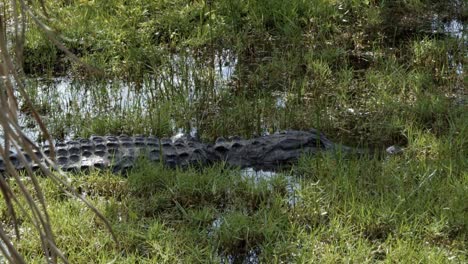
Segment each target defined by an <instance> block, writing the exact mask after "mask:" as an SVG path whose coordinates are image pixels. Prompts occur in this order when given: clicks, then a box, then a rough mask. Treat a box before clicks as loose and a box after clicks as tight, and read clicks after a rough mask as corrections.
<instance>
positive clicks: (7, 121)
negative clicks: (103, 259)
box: [0, 32, 55, 262]
mask: <svg viewBox="0 0 468 264" xmlns="http://www.w3.org/2000/svg"><path fill="white" fill-rule="evenodd" d="M0 34H1V35H0V46H1V50H2V51H5V50H6V45H5V42H4V41H1V40H4V36H3V34H2V33H1V32H0ZM2 55H3V58H4V60H5V61H6V63H7V67H6V68H10V71H11V70H12V68H13V64H12V63H11V60H10V58H9V56H8V54H7V53H6V52H2ZM2 66H3V67H4V65H3V64H2ZM15 77H17V76H16V75H15ZM5 80H6V83H7V85H5V87H10V89H8V90H12V89H11V88H12V86H13V85H12V83H11V81H10V79H9V78H6V79H5ZM7 98H8V99H10V100H7V101H8V102H10V101H11V100H13V101H14V102H16V100H15V97H14V95H13V96H8V97H7ZM28 99H29V98H28ZM3 102H4V103H5V101H3ZM30 103H31V102H30ZM4 105H6V104H4ZM9 105H10V106H11V104H9ZM16 105H17V104H14V106H16ZM31 105H32V104H31ZM8 110H9V111H7V112H6V114H7V115H5V118H2V120H1V121H2V127H3V128H4V131H5V139H6V140H5V142H6V143H8V141H9V140H10V139H11V144H13V145H15V147H16V149H17V150H18V151H19V150H20V147H19V146H18V145H17V142H16V141H17V140H18V139H19V140H21V137H18V135H16V134H15V133H14V130H13V129H11V127H10V125H13V126H16V129H17V130H20V131H21V128H20V127H19V126H18V125H17V119H13V120H11V118H8V117H11V116H15V114H16V111H13V109H11V107H8ZM3 114H5V112H4V113H3ZM44 128H45V126H44ZM21 142H23V140H21ZM6 148H7V149H8V148H9V143H8V145H7V146H6ZM2 151H3V148H2ZM3 152H4V154H7V153H8V152H9V151H3ZM19 152H20V158H21V160H22V162H23V163H24V164H26V160H25V158H24V155H23V154H22V153H21V151H19ZM31 156H33V155H31ZM5 157H6V155H5ZM5 160H7V162H6V165H7V167H11V168H13V166H12V164H11V161H9V160H8V157H7V158H6V159H5ZM10 170H11V169H10ZM13 170H14V168H13ZM10 174H11V175H12V176H13V177H14V178H15V180H16V182H17V183H18V185H19V186H20V188H21V191H22V192H23V194H24V196H25V197H26V199H27V201H28V203H29V207H30V209H31V212H32V213H33V216H34V218H36V219H37V220H39V221H38V222H40V224H41V226H42V227H43V228H44V231H45V232H46V235H45V236H49V237H50V239H49V240H53V233H52V230H51V227H50V219H49V215H48V213H47V206H46V203H45V199H44V196H43V195H42V192H41V191H40V190H39V191H38V196H39V201H40V204H41V205H42V207H43V210H44V212H43V214H42V213H41V211H40V210H39V208H37V206H36V205H35V203H34V201H33V199H32V197H30V195H29V193H28V192H27V191H26V188H25V187H24V185H23V184H22V183H21V181H20V180H19V177H18V175H17V173H16V171H13V172H12V171H10ZM30 175H31V176H32V179H35V178H34V177H33V174H32V171H30ZM34 185H35V189H36V190H38V189H40V188H38V186H37V185H38V183H37V181H35V183H34ZM43 217H45V219H44V218H43ZM36 227H37V229H38V230H39V232H40V233H41V228H40V226H39V225H37V226H36ZM41 236H43V235H42V234H41ZM41 243H42V245H43V248H44V252H45V253H46V254H47V255H48V251H47V248H46V247H45V244H44V241H43V239H41ZM52 257H53V258H52V259H53V260H55V256H52ZM54 262H55V261H54Z"/></svg>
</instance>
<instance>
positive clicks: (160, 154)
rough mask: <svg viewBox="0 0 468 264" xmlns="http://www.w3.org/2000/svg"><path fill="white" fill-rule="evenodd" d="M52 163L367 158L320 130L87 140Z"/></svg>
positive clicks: (264, 165)
mask: <svg viewBox="0 0 468 264" xmlns="http://www.w3.org/2000/svg"><path fill="white" fill-rule="evenodd" d="M54 147H55V161H56V164H57V165H58V167H60V168H61V169H62V170H64V171H75V172H77V171H84V170H90V169H93V168H98V169H110V170H112V171H113V172H116V173H117V172H124V171H127V170H128V169H130V168H132V167H133V165H134V164H135V162H136V160H137V159H138V158H140V157H145V158H146V159H148V160H149V161H151V162H162V163H163V164H165V165H166V166H168V167H171V168H175V167H180V168H187V167H190V166H194V167H200V166H207V165H211V164H214V163H217V162H224V163H225V164H226V165H227V166H230V167H238V168H254V169H256V170H276V169H280V168H284V167H288V166H290V165H292V164H294V163H296V162H297V161H298V159H299V158H300V157H301V156H302V155H313V154H316V153H318V152H324V151H325V152H327V151H328V152H335V153H344V154H349V153H354V154H358V155H362V154H368V153H369V152H368V151H365V150H361V149H355V148H351V147H347V146H344V145H341V144H336V143H333V142H332V141H330V140H329V139H328V138H327V137H325V135H324V134H323V133H321V132H319V131H318V130H315V129H312V130H309V131H296V130H290V131H283V132H279V133H275V134H271V135H265V136H260V137H255V138H252V139H242V138H240V137H230V138H228V139H224V138H218V139H217V140H216V142H215V143H214V144H206V143H202V142H201V141H199V140H197V139H196V138H194V137H191V136H183V137H181V138H178V139H176V140H173V139H170V138H157V137H151V136H149V137H145V136H132V137H130V136H126V135H120V136H91V137H90V138H89V139H76V140H69V141H64V142H56V143H55V144H54ZM50 152H51V151H50V146H47V145H45V146H42V147H41V151H36V152H35V155H37V157H38V158H39V160H40V161H41V162H44V155H48V156H50ZM25 157H26V160H27V161H28V164H22V162H20V159H19V157H18V154H17V153H13V152H12V153H10V161H11V162H12V164H13V165H14V167H15V168H16V169H17V170H24V169H25V166H30V167H31V168H32V169H33V170H36V169H39V165H38V164H37V163H35V162H33V161H32V159H31V157H29V156H28V155H26V154H25ZM5 170H6V169H5V163H4V161H3V160H2V159H1V158H0V174H1V173H3V172H5Z"/></svg>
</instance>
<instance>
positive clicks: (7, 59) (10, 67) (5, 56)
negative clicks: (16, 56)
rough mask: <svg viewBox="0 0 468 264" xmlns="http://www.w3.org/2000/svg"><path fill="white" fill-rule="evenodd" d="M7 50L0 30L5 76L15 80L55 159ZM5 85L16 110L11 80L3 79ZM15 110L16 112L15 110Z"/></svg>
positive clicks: (40, 121)
mask: <svg viewBox="0 0 468 264" xmlns="http://www.w3.org/2000/svg"><path fill="white" fill-rule="evenodd" d="M0 24H1V23H0ZM0 26H1V25H0ZM7 50H8V49H7V46H6V38H5V36H4V34H3V30H2V29H1V28H0V53H1V55H3V60H4V63H6V67H5V66H4V65H2V66H3V68H4V69H5V74H6V76H9V74H11V75H13V78H14V80H16V82H17V85H18V88H19V89H18V90H19V92H20V94H21V95H22V96H23V97H24V100H25V102H26V104H27V106H28V107H29V108H30V110H31V114H32V116H33V117H34V119H35V120H36V122H37V123H38V125H39V127H40V129H41V131H42V132H43V133H44V137H45V138H46V139H47V141H48V142H49V144H50V145H52V147H51V148H50V153H51V154H50V155H51V157H52V159H55V148H54V146H53V141H52V137H51V135H50V134H49V132H48V131H47V128H46V126H45V125H44V123H43V122H42V120H41V118H40V116H39V114H38V113H37V111H36V110H35V108H34V106H33V104H32V101H31V99H30V97H29V96H28V94H27V93H26V92H25V89H24V85H23V83H22V82H21V81H20V80H21V79H20V78H19V76H18V75H17V74H16V73H15V71H14V66H13V62H12V61H11V58H10V56H9V54H8V52H7ZM5 83H6V84H7V85H6V86H7V87H8V91H9V92H10V93H11V94H9V99H11V100H14V101H15V105H16V108H17V103H16V100H15V98H16V97H15V96H14V94H13V84H12V83H11V80H10V79H9V78H6V79H5ZM15 110H17V109H15ZM16 122H17V121H16Z"/></svg>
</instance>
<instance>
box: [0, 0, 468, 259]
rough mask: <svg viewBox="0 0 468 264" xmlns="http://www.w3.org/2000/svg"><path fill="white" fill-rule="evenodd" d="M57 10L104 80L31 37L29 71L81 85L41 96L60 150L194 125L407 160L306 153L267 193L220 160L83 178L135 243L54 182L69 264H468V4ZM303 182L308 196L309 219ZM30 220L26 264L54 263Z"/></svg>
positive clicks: (49, 189)
mask: <svg viewBox="0 0 468 264" xmlns="http://www.w3.org/2000/svg"><path fill="white" fill-rule="evenodd" d="M47 3H48V6H49V8H50V10H49V13H50V15H51V19H50V20H49V21H48V23H49V24H50V26H51V27H52V28H54V30H55V31H56V32H58V33H59V34H60V37H61V38H62V39H63V40H64V42H65V44H66V45H67V46H68V47H69V48H70V49H71V50H72V51H73V52H74V53H76V54H77V55H79V56H80V57H81V58H82V59H83V61H85V62H87V63H90V64H91V65H93V66H96V67H99V68H101V69H102V70H103V71H104V72H105V77H104V78H100V77H96V76H90V75H89V74H88V73H86V72H85V71H84V70H83V68H82V67H80V66H79V65H75V64H73V63H70V62H69V61H67V60H66V59H65V58H64V57H63V54H61V52H59V51H58V50H57V49H56V48H55V47H54V46H53V45H52V44H50V43H49V42H48V41H47V40H46V39H45V37H44V35H43V34H42V33H41V32H40V31H39V30H38V29H36V28H30V29H29V30H28V32H27V35H26V45H25V58H26V60H25V71H26V73H27V74H28V75H29V76H34V77H37V76H38V77H40V78H45V79H47V78H52V79H53V78H55V77H57V76H61V75H63V74H65V75H66V76H67V77H65V78H70V80H71V81H70V82H68V81H67V82H65V83H66V87H67V88H64V87H63V86H60V85H57V84H54V83H52V84H47V85H43V83H41V82H38V81H37V80H35V79H31V80H29V82H28V89H29V92H30V94H31V95H32V97H33V98H34V100H35V102H34V104H35V105H36V106H37V107H38V109H39V112H40V113H41V115H42V116H43V118H44V120H45V121H46V123H47V125H48V127H49V129H50V130H51V132H52V135H53V136H54V137H55V138H64V137H67V136H69V135H74V136H84V137H87V136H89V135H90V134H107V133H113V134H119V133H126V134H153V135H158V136H171V135H173V134H174V133H176V132H178V131H177V129H179V128H182V129H183V130H184V132H190V131H191V130H192V129H194V128H196V129H197V130H198V132H199V135H200V137H201V138H202V139H203V140H206V141H212V140H213V139H214V138H216V137H219V136H232V135H241V136H244V137H251V136H252V135H258V134H262V133H263V132H266V131H268V132H274V131H276V130H281V129H309V128H317V129H320V130H321V131H323V132H324V133H325V134H326V135H327V136H328V137H330V139H332V140H333V141H336V142H343V143H345V144H348V145H353V146H364V147H366V146H367V147H373V148H374V147H375V148H384V147H388V146H390V145H393V144H397V145H402V146H404V147H405V151H404V153H403V154H402V155H399V156H391V157H388V158H384V159H372V158H369V159H340V158H336V157H330V156H326V155H319V156H316V157H306V158H304V159H303V160H301V161H300V162H299V164H298V165H296V166H295V167H294V168H293V170H291V172H290V173H287V175H283V176H281V175H278V176H277V177H274V178H273V179H271V180H263V181H260V183H256V184H254V183H253V182H252V180H251V179H248V178H245V177H242V176H241V174H242V172H240V171H238V170H227V169H225V168H223V167H222V166H221V165H220V164H218V165H215V166H214V167H210V168H205V169H203V170H201V171H197V170H188V171H181V170H169V169H166V168H163V167H161V166H160V165H158V164H146V163H144V162H142V163H141V164H140V165H139V166H137V168H135V170H134V171H132V172H131V173H130V174H129V175H127V177H123V176H121V175H111V174H110V173H107V172H93V173H91V174H90V175H70V178H71V181H72V185H73V186H75V187H76V188H77V189H78V190H79V191H80V193H82V194H83V195H86V197H87V198H88V199H89V200H90V201H91V202H92V203H93V204H94V205H95V206H96V207H97V208H99V209H100V210H102V212H103V213H104V214H105V215H106V217H108V219H109V220H110V222H111V224H112V226H113V228H114V229H115V231H116V233H117V235H118V237H119V239H120V245H115V244H114V243H113V242H112V240H111V237H110V235H109V233H108V232H107V231H106V229H105V227H104V226H103V224H102V223H101V222H100V221H99V219H97V218H96V217H95V216H94V215H93V213H92V212H91V211H89V210H88V209H87V208H84V207H83V205H82V203H80V202H79V201H78V200H75V199H73V198H70V197H68V196H66V195H65V194H64V193H63V192H61V191H59V190H58V189H57V187H55V186H53V185H52V184H51V182H50V181H49V180H48V179H44V178H41V179H40V183H41V185H42V186H43V189H44V193H45V195H46V198H47V200H48V204H49V207H50V214H51V219H52V222H53V224H54V225H53V226H54V228H55V230H56V235H57V243H58V246H59V247H60V248H62V249H63V250H64V252H65V253H66V255H67V257H68V258H69V260H70V262H71V263H103V262H109V261H111V260H114V259H115V261H116V263H155V262H157V263H220V262H223V261H224V263H225V262H226V261H227V260H226V258H227V256H229V255H232V256H234V257H236V260H235V261H236V263H237V262H240V263H242V260H243V259H244V258H246V257H248V255H249V254H253V253H252V252H255V254H254V255H256V257H258V259H259V261H260V263H312V262H313V263H316V262H320V263H337V262H338V263H340V262H353V263H354V262H357V263H375V262H389V263H391V262H398V263H399V262H402V263H413V262H420V263H464V262H466V261H468V260H467V250H466V248H467V233H468V232H467V231H468V229H467V228H468V223H467V219H468V208H467V207H466V204H465V203H466V201H467V200H468V189H467V186H468V174H467V168H468V162H467V160H468V159H467V157H468V153H467V149H468V136H467V135H468V115H467V111H466V90H465V88H464V87H465V86H466V76H467V75H466V66H465V65H466V62H467V59H468V57H467V55H466V43H467V39H466V24H467V23H466V22H467V15H466V14H465V13H463V3H462V1H447V4H446V5H438V4H437V1H429V0H427V1H424V0H412V1H402V2H401V3H399V4H398V5H393V4H392V3H393V2H392V1H382V2H381V1H328V0H317V1H300V0H294V1H289V2H287V4H285V3H286V2H284V1H281V0H275V1H266V0H250V1H240V0H239V1H233V0H231V1H227V0H226V1H224V0H222V1H185V0H177V1H163V0H160V1H150V0H139V1H133V2H132V1H124V0H116V1H110V2H109V1H47ZM451 23H455V24H453V25H455V26H453V25H452V24H451ZM447 25H452V28H450V27H448V26H447ZM457 26H458V27H460V26H461V29H460V28H458V29H457ZM463 29H464V31H463ZM223 69H224V70H225V69H232V74H230V75H229V76H228V77H225V76H223V72H222V71H223ZM128 98H130V99H131V100H130V99H128ZM22 110H23V112H25V113H27V112H28V109H24V108H23V109H22ZM30 126H31V127H34V124H30ZM288 179H293V180H294V181H295V182H296V183H297V184H298V188H296V189H295V195H297V197H298V202H297V203H296V204H295V205H294V206H291V204H290V203H289V202H288V199H289V197H288V195H289V194H288V191H287V190H288V187H287V182H288ZM25 181H26V182H27V178H25ZM0 208H2V210H1V213H0V219H1V220H2V221H3V223H6V224H7V223H8V222H9V218H8V215H7V212H6V210H5V209H4V208H5V207H4V205H3V204H2V205H0ZM21 219H22V220H24V222H23V223H22V233H23V238H22V240H20V241H17V242H15V243H17V244H16V245H17V246H18V248H19V249H20V252H21V253H22V254H24V255H25V256H26V259H27V262H28V263H43V262H44V259H43V255H42V253H41V251H40V250H41V247H40V244H39V243H40V242H39V240H38V238H37V234H35V233H34V232H31V223H29V222H28V221H27V218H26V217H24V216H23V217H21ZM6 226H7V225H6ZM249 252H250V253H249ZM223 257H224V260H222V259H223Z"/></svg>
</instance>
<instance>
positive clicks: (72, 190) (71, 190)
mask: <svg viewBox="0 0 468 264" xmlns="http://www.w3.org/2000/svg"><path fill="white" fill-rule="evenodd" d="M11 125H12V126H14V127H15V129H16V131H17V132H18V137H20V138H22V139H23V140H26V141H27V143H29V144H24V147H25V151H26V152H27V153H33V147H34V149H36V150H38V151H40V152H41V154H42V156H43V157H44V160H45V161H46V163H47V164H48V165H49V166H51V167H52V168H53V169H54V170H55V171H57V172H59V175H61V176H63V177H66V175H65V174H64V173H63V171H62V170H61V169H60V168H59V167H58V166H57V165H56V164H55V163H54V162H53V161H52V160H50V159H48V158H47V155H45V154H44V153H43V152H42V150H41V149H39V148H38V147H37V146H35V145H34V143H32V142H31V141H30V139H29V138H28V137H27V136H26V135H25V134H24V133H23V131H22V130H21V129H20V127H19V126H18V125H17V124H11ZM16 146H18V145H16ZM30 156H31V159H33V160H34V161H35V162H36V163H37V164H38V165H39V167H40V168H41V170H42V171H43V172H44V173H45V174H46V175H47V176H48V177H49V178H50V179H52V180H53V181H54V182H55V183H56V184H57V185H59V184H60V185H61V186H62V187H64V188H66V190H64V191H65V192H66V193H67V194H68V195H70V196H72V197H77V198H78V199H80V200H81V201H82V202H83V203H85V204H86V205H87V206H88V207H89V208H90V209H91V210H92V211H93V212H94V213H95V214H96V215H97V216H98V217H99V218H100V219H101V220H102V221H103V222H104V225H105V226H106V228H107V229H108V230H109V232H110V233H111V236H112V238H113V239H114V240H115V242H116V243H117V245H118V244H119V242H118V240H117V236H116V235H115V233H114V232H113V230H112V227H111V225H110V223H109V221H107V219H106V218H105V217H104V215H102V214H101V213H100V212H99V210H98V209H97V208H96V207H94V206H93V205H92V204H91V203H90V202H89V201H88V200H86V199H85V198H83V197H82V196H81V195H79V194H78V192H77V191H76V190H75V188H73V187H72V186H71V185H70V184H68V183H67V182H66V181H64V180H63V179H61V178H59V177H57V176H55V174H54V173H52V172H51V171H50V169H49V168H47V167H46V166H45V165H44V164H43V163H42V162H41V161H40V160H39V158H38V157H37V156H36V155H34V153H33V155H30ZM28 168H29V167H28Z"/></svg>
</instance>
